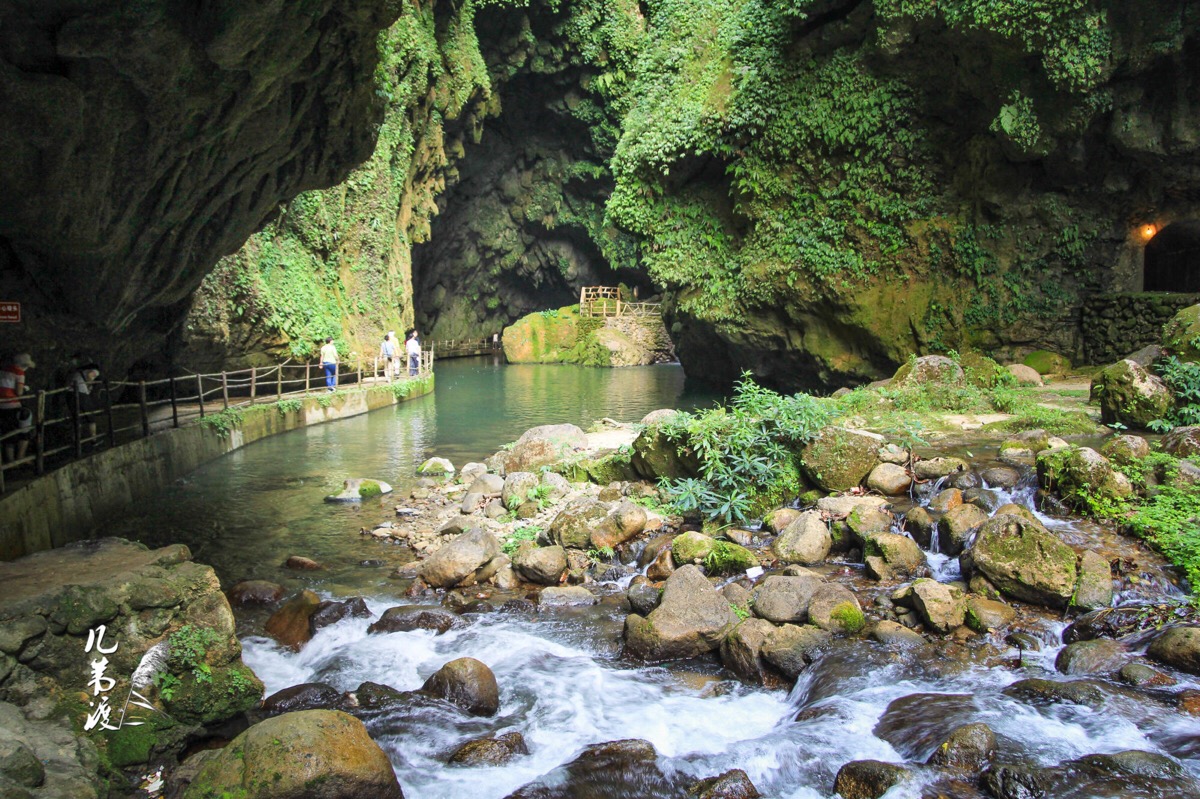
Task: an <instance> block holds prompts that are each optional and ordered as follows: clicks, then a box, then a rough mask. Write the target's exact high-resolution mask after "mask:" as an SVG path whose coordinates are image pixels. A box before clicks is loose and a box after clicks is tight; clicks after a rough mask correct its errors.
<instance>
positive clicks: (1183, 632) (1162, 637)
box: [1146, 627, 1200, 674]
mask: <svg viewBox="0 0 1200 799" xmlns="http://www.w3.org/2000/svg"><path fill="white" fill-rule="evenodd" d="M1146 654H1147V655H1148V656H1149V657H1151V658H1153V659H1154V660H1157V661H1158V662H1159V663H1164V664H1166V665H1168V666H1172V667H1174V668H1177V669H1179V670H1180V671H1186V672H1188V673H1189V674H1200V627H1169V628H1167V629H1166V630H1164V631H1163V632H1161V633H1159V634H1158V635H1156V636H1155V637H1154V640H1153V641H1151V642H1150V646H1149V648H1148V649H1147V650H1146Z"/></svg>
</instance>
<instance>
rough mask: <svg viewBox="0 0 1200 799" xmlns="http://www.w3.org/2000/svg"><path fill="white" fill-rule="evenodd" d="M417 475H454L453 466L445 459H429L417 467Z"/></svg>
mask: <svg viewBox="0 0 1200 799" xmlns="http://www.w3.org/2000/svg"><path fill="white" fill-rule="evenodd" d="M417 474H454V464H453V463H451V462H450V461H448V460H447V459H446V458H429V459H427V460H426V461H425V462H424V463H422V464H421V465H420V466H418V467H417Z"/></svg>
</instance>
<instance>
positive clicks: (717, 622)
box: [625, 565, 737, 660]
mask: <svg viewBox="0 0 1200 799" xmlns="http://www.w3.org/2000/svg"><path fill="white" fill-rule="evenodd" d="M736 622H737V617H736V616H735V615H734V613H733V610H732V609H731V608H730V607H729V603H728V602H727V601H726V600H725V597H723V596H721V595H720V594H719V593H717V591H716V589H715V588H713V586H712V584H711V583H709V582H708V580H707V579H705V577H704V575H703V574H702V573H701V572H700V570H699V569H697V568H696V567H695V566H691V565H687V566H683V567H682V568H679V569H677V570H676V571H675V573H674V574H672V575H671V577H670V578H669V579H668V580H667V582H666V585H665V586H664V588H663V596H662V601H661V602H660V603H659V606H658V607H657V608H655V609H654V611H653V612H651V613H650V615H649V616H645V617H642V616H639V615H637V614H631V615H629V616H628V617H626V619H625V645H626V649H627V651H628V652H629V654H630V655H632V656H633V657H635V658H638V659H641V660H667V659H672V658H686V657H694V656H696V655H701V654H704V653H706V652H711V651H713V650H715V649H716V648H717V647H718V646H720V644H721V641H722V640H723V639H724V637H725V636H726V634H728V632H729V631H730V630H731V629H732V628H733V626H734V625H735V624H736Z"/></svg>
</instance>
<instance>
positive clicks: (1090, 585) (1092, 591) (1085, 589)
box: [1073, 550, 1113, 610]
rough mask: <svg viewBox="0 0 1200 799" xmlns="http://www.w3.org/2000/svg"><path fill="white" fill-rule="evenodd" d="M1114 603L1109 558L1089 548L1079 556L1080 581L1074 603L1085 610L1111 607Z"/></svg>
mask: <svg viewBox="0 0 1200 799" xmlns="http://www.w3.org/2000/svg"><path fill="white" fill-rule="evenodd" d="M1112 603H1113V580H1112V566H1111V564H1110V563H1109V561H1108V558H1105V557H1103V556H1102V555H1099V554H1097V553H1095V552H1092V551H1091V550H1088V551H1086V552H1084V553H1083V555H1082V556H1081V557H1080V558H1079V582H1078V584H1077V585H1076V587H1075V599H1074V602H1073V604H1074V606H1075V607H1077V608H1081V609H1083V610H1099V609H1100V608H1107V607H1111V606H1112Z"/></svg>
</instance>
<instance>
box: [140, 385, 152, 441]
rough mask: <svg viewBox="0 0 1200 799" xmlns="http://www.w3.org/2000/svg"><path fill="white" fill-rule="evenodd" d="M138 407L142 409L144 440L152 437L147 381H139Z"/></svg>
mask: <svg viewBox="0 0 1200 799" xmlns="http://www.w3.org/2000/svg"><path fill="white" fill-rule="evenodd" d="M138 405H140V406H141V408H142V438H148V437H149V435H150V409H149V408H147V407H146V381H145V380H139V381H138Z"/></svg>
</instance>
